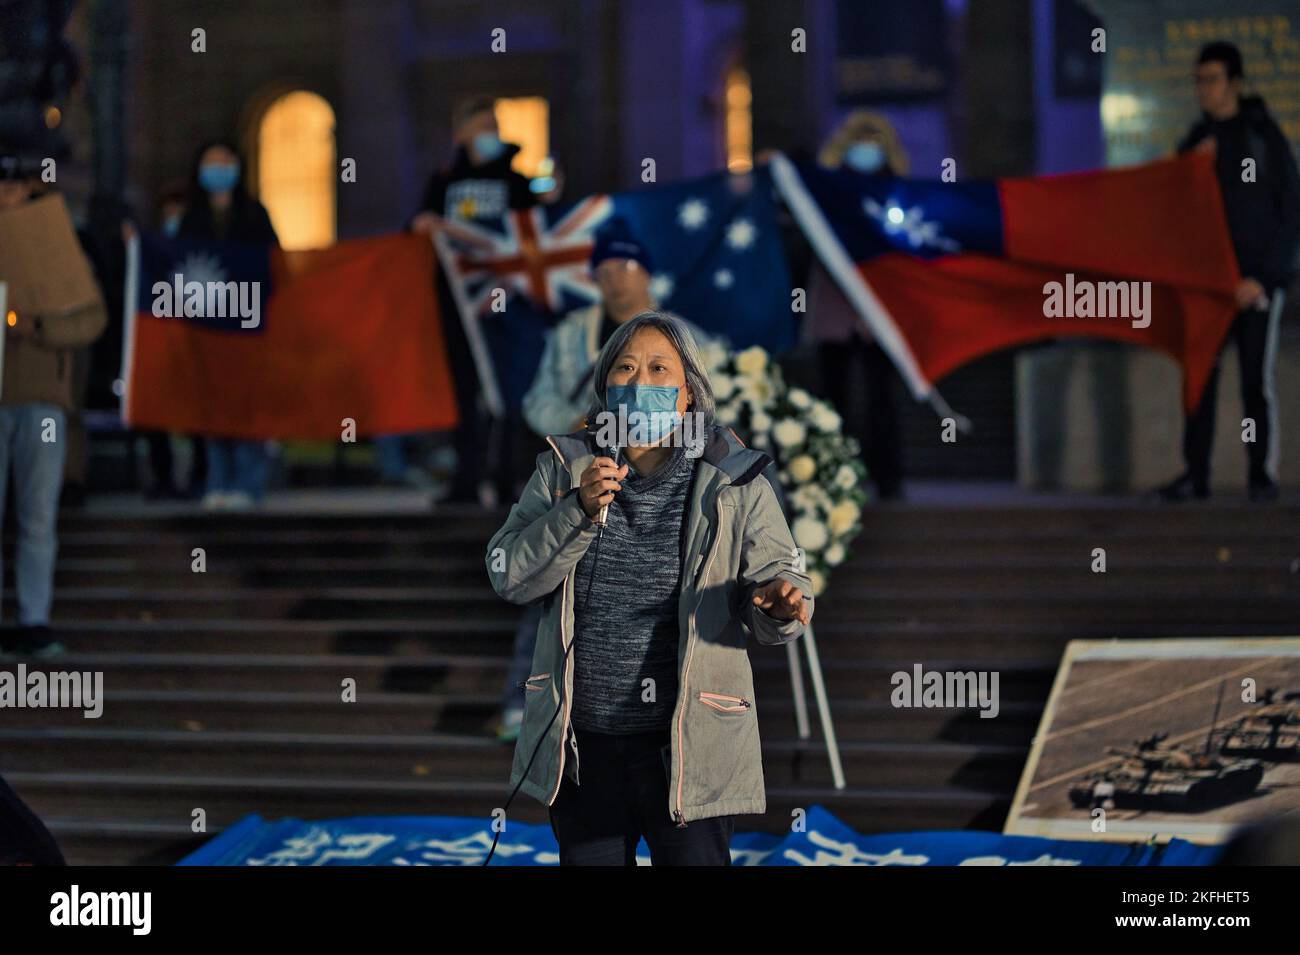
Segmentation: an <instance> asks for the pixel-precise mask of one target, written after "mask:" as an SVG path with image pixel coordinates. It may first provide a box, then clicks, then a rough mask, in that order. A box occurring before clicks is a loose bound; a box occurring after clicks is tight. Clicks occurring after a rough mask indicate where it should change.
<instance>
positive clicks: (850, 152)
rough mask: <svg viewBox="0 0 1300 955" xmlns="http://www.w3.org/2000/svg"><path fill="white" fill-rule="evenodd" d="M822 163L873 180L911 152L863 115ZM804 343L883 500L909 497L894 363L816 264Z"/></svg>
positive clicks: (845, 127)
mask: <svg viewBox="0 0 1300 955" xmlns="http://www.w3.org/2000/svg"><path fill="white" fill-rule="evenodd" d="M817 161H818V162H819V163H820V164H821V165H823V166H828V167H831V168H844V169H850V170H853V171H854V172H857V173H861V174H862V175H867V176H903V175H906V174H907V166H908V164H907V153H906V152H905V151H904V149H903V146H902V143H901V142H900V141H899V138H898V133H897V132H895V131H894V127H893V126H892V125H891V124H890V122H889V120H887V119H885V118H884V117H883V116H881V115H880V114H878V113H872V112H868V111H867V110H858V111H856V112H854V113H851V114H849V116H848V117H847V118H845V120H844V122H842V123H841V124H840V126H839V127H838V128H837V129H836V130H835V132H834V133H832V134H831V136H830V138H829V139H828V140H827V141H826V145H825V147H824V148H823V149H822V151H821V154H820V155H819V156H818V157H817ZM803 336H804V340H805V342H806V343H808V344H814V345H816V347H817V351H818V358H819V364H820V366H821V378H822V390H823V393H824V395H825V397H826V398H828V399H829V400H830V401H831V402H832V403H833V404H834V405H835V406H836V407H837V408H839V410H840V412H841V414H843V415H844V423H845V430H846V431H847V432H848V433H850V434H852V435H853V436H854V437H855V438H857V439H858V443H859V444H860V445H861V446H862V457H863V461H864V463H865V464H866V466H867V474H868V476H869V478H870V480H871V481H872V483H874V484H875V486H876V490H877V492H878V493H879V495H880V498H881V499H882V500H893V499H897V498H901V497H902V496H903V464H902V456H903V437H902V425H901V423H900V418H899V407H898V391H899V389H900V387H901V385H900V384H899V382H897V381H896V380H895V379H896V378H897V377H898V372H897V371H896V370H895V369H894V366H893V363H892V362H891V361H890V360H889V356H888V355H886V354H885V351H884V349H882V348H881V347H880V345H878V344H877V343H876V341H875V339H874V338H873V337H872V335H871V332H870V331H868V329H867V327H866V325H865V324H864V323H863V321H862V319H861V318H860V317H859V316H858V313H857V311H856V310H855V309H854V307H853V306H852V305H851V304H850V303H849V301H848V299H846V298H845V297H844V293H843V292H842V291H840V287H839V286H838V285H837V284H836V283H835V280H834V279H833V278H831V276H830V275H829V274H828V273H827V272H826V270H825V269H824V268H823V267H822V266H821V264H820V263H818V262H814V263H813V265H812V268H811V271H810V274H809V280H808V317H807V320H806V321H805V322H804V328H803Z"/></svg>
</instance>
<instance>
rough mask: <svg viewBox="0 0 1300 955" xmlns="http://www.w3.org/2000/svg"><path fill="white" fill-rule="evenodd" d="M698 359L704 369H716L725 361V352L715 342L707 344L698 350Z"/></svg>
mask: <svg viewBox="0 0 1300 955" xmlns="http://www.w3.org/2000/svg"><path fill="white" fill-rule="evenodd" d="M700 358H701V359H703V360H704V366H705V367H706V368H711V369H712V368H717V367H718V366H719V365H721V364H722V363H723V362H725V361H726V360H727V350H726V349H725V348H723V347H722V346H721V345H719V344H718V343H717V342H712V341H711V342H709V343H708V344H707V345H705V346H704V347H703V348H701V349H700Z"/></svg>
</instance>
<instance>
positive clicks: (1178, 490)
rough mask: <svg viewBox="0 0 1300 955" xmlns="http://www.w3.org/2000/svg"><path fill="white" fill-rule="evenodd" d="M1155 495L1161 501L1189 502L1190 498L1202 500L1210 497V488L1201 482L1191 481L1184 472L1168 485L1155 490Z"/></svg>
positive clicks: (1189, 476) (1190, 477)
mask: <svg viewBox="0 0 1300 955" xmlns="http://www.w3.org/2000/svg"><path fill="white" fill-rule="evenodd" d="M1155 493H1156V496H1157V497H1158V498H1159V499H1160V500H1162V501H1190V500H1191V499H1192V498H1199V499H1200V500H1204V499H1205V498H1207V497H1209V496H1210V488H1209V486H1208V485H1207V484H1205V483H1204V482H1202V481H1196V480H1193V478H1192V476H1191V475H1190V474H1187V473H1185V472H1184V473H1183V474H1180V475H1179V476H1178V477H1176V478H1174V479H1173V480H1172V481H1170V482H1169V483H1168V484H1165V485H1163V486H1161V487H1158V488H1156V492H1155Z"/></svg>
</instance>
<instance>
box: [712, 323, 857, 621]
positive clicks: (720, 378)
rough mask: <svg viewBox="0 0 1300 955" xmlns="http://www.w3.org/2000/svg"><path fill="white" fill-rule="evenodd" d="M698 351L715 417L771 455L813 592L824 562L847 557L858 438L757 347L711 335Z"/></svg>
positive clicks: (820, 583) (821, 582) (820, 586)
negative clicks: (736, 345) (723, 342)
mask: <svg viewBox="0 0 1300 955" xmlns="http://www.w3.org/2000/svg"><path fill="white" fill-rule="evenodd" d="M701 352H702V354H703V357H704V361H705V364H706V365H707V366H708V369H709V380H710V382H711V383H712V384H713V394H714V398H715V399H716V401H717V408H718V412H717V413H718V421H719V423H721V424H724V425H726V426H727V427H729V428H731V429H732V430H734V431H735V432H736V434H737V435H738V436H739V437H740V439H741V440H742V441H744V442H745V443H746V444H748V445H750V446H751V447H755V448H758V449H760V450H762V451H766V452H768V453H769V454H771V455H772V457H773V458H775V460H776V466H777V474H778V476H779V477H780V479H781V486H782V488H783V489H784V491H785V499H786V506H787V507H788V509H789V514H788V517H789V518H790V531H791V533H792V534H793V535H794V542H795V544H796V545H797V546H798V547H799V548H800V549H801V550H802V552H803V560H804V566H805V568H806V570H807V573H808V576H809V577H810V578H811V579H812V583H813V594H814V596H816V595H819V594H821V592H822V591H823V590H825V589H826V583H827V578H828V577H829V575H830V569H831V568H832V567H835V566H836V565H838V564H842V563H843V562H844V561H845V560H846V559H847V558H848V557H849V545H850V544H851V543H852V542H853V539H854V538H855V537H857V536H858V533H859V532H860V531H861V530H862V507H863V505H864V504H865V503H866V501H867V492H866V491H865V490H864V485H865V482H866V478H867V469H866V467H865V466H864V465H863V463H862V459H861V457H860V456H859V449H858V443H857V441H855V440H854V439H853V438H851V437H848V436H847V435H845V434H843V433H842V431H841V425H842V422H841V420H840V416H839V415H838V414H837V413H836V411H835V409H834V408H832V407H831V406H830V405H829V404H827V403H826V402H825V401H822V400H821V399H819V398H815V397H813V396H812V395H810V394H809V393H808V392H807V391H804V390H803V389H802V388H789V387H787V386H786V383H785V379H784V378H783V376H782V375H781V368H780V366H779V365H777V364H776V363H774V362H772V361H771V360H770V359H769V358H768V354H767V352H766V351H764V350H763V349H762V348H760V347H758V346H755V347H753V348H747V349H745V350H744V351H742V352H728V351H726V349H724V348H722V347H721V346H719V345H717V344H713V343H711V344H709V345H707V346H705V347H704V348H702V349H701Z"/></svg>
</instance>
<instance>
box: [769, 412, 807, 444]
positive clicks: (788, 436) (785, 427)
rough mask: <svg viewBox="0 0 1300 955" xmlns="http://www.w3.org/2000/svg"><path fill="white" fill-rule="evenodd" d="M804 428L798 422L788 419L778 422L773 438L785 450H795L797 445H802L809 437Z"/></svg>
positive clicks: (773, 431) (773, 430)
mask: <svg viewBox="0 0 1300 955" xmlns="http://www.w3.org/2000/svg"><path fill="white" fill-rule="evenodd" d="M807 433H808V432H807V431H806V430H805V429H804V426H803V425H801V424H800V423H799V422H798V421H793V420H791V419H789V418H787V419H786V420H784V421H781V422H778V423H777V425H776V427H775V428H773V429H772V438H773V439H774V440H775V441H776V443H777V444H779V445H780V446H781V447H783V448H793V447H794V446H795V445H797V444H802V443H803V439H804V437H805V436H806V435H807Z"/></svg>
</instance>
